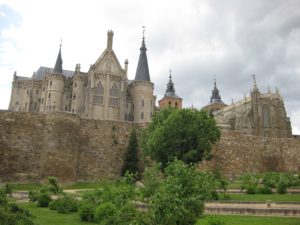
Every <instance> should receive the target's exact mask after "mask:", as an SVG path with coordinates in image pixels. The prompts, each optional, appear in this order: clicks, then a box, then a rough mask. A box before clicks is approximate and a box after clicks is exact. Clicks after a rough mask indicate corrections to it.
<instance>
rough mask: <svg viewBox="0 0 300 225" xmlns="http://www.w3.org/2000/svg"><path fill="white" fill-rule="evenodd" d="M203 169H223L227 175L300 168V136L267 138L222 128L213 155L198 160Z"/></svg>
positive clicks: (294, 170) (298, 169) (234, 175)
mask: <svg viewBox="0 0 300 225" xmlns="http://www.w3.org/2000/svg"><path fill="white" fill-rule="evenodd" d="M199 168H200V169H209V170H220V171H221V172H222V173H223V174H224V175H226V176H228V177H236V176H238V175H240V174H243V173H247V172H250V173H262V172H266V171H283V172H296V173H298V172H299V171H300V140H299V139H295V138H265V137H257V136H250V135H242V134H239V133H236V132H223V133H222V138H221V140H220V141H219V142H218V143H217V144H216V145H215V146H214V148H213V150H212V159H211V160H210V161H204V162H202V163H200V164H199Z"/></svg>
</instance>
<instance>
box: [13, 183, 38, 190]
mask: <svg viewBox="0 0 300 225" xmlns="http://www.w3.org/2000/svg"><path fill="white" fill-rule="evenodd" d="M11 186H12V190H13V191H31V190H37V189H40V188H41V187H42V184H34V183H31V184H30V183H28V184H19V183H16V184H15V183H11Z"/></svg>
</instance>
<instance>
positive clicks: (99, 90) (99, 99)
mask: <svg viewBox="0 0 300 225" xmlns="http://www.w3.org/2000/svg"><path fill="white" fill-rule="evenodd" d="M103 95H104V87H103V85H102V83H101V81H99V83H98V84H97V86H96V87H95V89H94V97H93V102H94V104H103V102H104V100H103V99H104V97H103Z"/></svg>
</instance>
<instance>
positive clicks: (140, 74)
mask: <svg viewBox="0 0 300 225" xmlns="http://www.w3.org/2000/svg"><path fill="white" fill-rule="evenodd" d="M144 32H145V30H144V31H143V41H142V46H141V48H140V57H139V62H138V66H137V69H136V74H135V79H134V80H136V81H141V80H144V81H150V74H149V67H148V60H147V53H146V51H147V48H146V44H145V36H144Z"/></svg>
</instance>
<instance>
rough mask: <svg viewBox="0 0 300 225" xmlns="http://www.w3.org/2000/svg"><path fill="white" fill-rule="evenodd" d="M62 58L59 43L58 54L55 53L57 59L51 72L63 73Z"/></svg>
mask: <svg viewBox="0 0 300 225" xmlns="http://www.w3.org/2000/svg"><path fill="white" fill-rule="evenodd" d="M62 64H63V61H62V58H61V45H60V47H59V51H58V55H57V59H56V63H55V66H54V69H53V73H61V74H62V73H63V69H62Z"/></svg>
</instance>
